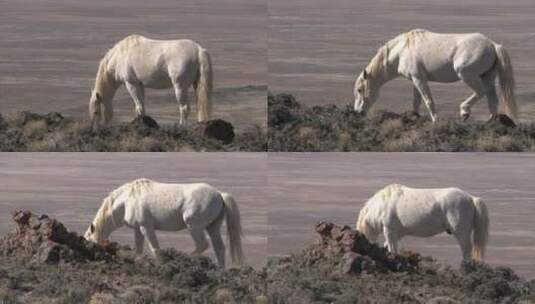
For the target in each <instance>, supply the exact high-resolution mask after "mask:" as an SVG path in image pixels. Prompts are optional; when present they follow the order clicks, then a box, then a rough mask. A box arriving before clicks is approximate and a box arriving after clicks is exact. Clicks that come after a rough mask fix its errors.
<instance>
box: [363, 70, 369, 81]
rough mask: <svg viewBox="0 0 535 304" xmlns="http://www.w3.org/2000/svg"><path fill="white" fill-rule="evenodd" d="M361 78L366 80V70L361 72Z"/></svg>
mask: <svg viewBox="0 0 535 304" xmlns="http://www.w3.org/2000/svg"><path fill="white" fill-rule="evenodd" d="M362 78H364V79H368V72H366V70H364V72H362Z"/></svg>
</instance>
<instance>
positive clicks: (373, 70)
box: [366, 44, 390, 78]
mask: <svg viewBox="0 0 535 304" xmlns="http://www.w3.org/2000/svg"><path fill="white" fill-rule="evenodd" d="M389 52H390V48H389V47H388V45H387V44H385V45H383V46H382V47H380V48H379V50H377V54H376V55H375V56H374V57H373V58H372V60H371V61H370V63H369V64H368V66H367V67H366V72H367V73H369V74H370V76H371V77H372V78H375V77H377V76H379V74H381V73H383V72H384V67H385V66H386V64H387V61H388V54H389Z"/></svg>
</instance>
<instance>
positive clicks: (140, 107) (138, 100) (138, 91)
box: [125, 82, 145, 116]
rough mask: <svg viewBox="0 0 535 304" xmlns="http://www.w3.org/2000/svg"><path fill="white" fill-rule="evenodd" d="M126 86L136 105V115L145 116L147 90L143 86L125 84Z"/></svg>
mask: <svg viewBox="0 0 535 304" xmlns="http://www.w3.org/2000/svg"><path fill="white" fill-rule="evenodd" d="M125 86H126V90H127V91H128V93H129V94H130V96H131V97H132V100H133V101H134V104H135V105H136V115H137V116H145V105H144V104H143V102H144V100H145V88H144V87H143V84H140V83H139V84H137V83H132V82H125Z"/></svg>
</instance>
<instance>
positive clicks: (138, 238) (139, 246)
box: [134, 227, 145, 254]
mask: <svg viewBox="0 0 535 304" xmlns="http://www.w3.org/2000/svg"><path fill="white" fill-rule="evenodd" d="M134 236H135V244H136V254H142V253H143V243H145V237H143V234H142V233H141V230H140V229H139V227H137V228H134Z"/></svg>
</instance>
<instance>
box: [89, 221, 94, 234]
mask: <svg viewBox="0 0 535 304" xmlns="http://www.w3.org/2000/svg"><path fill="white" fill-rule="evenodd" d="M89 229H90V230H91V233H95V225H93V223H91V226H89Z"/></svg>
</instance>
